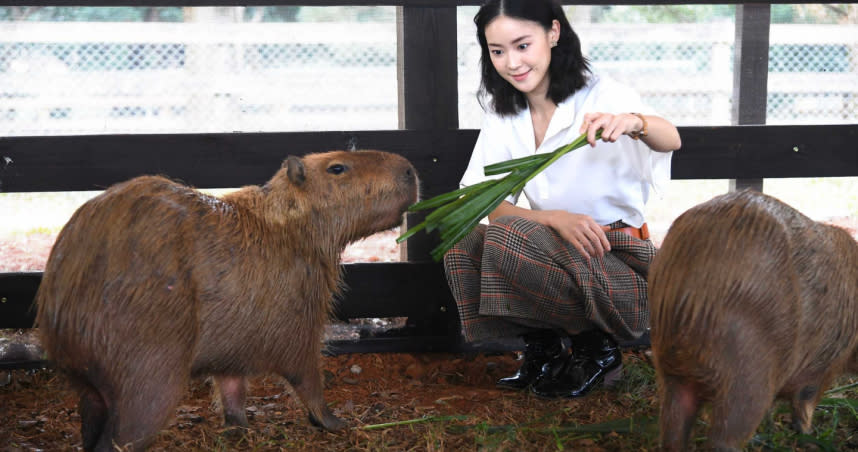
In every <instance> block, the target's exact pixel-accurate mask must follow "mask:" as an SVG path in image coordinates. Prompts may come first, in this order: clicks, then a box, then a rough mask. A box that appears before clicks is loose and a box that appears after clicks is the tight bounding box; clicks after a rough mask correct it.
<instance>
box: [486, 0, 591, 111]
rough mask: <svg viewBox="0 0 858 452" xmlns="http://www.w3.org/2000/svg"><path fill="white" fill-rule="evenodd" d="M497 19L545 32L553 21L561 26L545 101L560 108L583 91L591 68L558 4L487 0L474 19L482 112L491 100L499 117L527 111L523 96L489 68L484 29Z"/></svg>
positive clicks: (551, 0) (539, 0)
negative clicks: (524, 22)
mask: <svg viewBox="0 0 858 452" xmlns="http://www.w3.org/2000/svg"><path fill="white" fill-rule="evenodd" d="M498 16H506V17H511V18H515V19H524V20H529V21H533V22H536V23H538V24H540V25H541V26H542V27H543V28H544V29H545V30H546V31H547V30H550V29H551V25H552V24H553V21H554V20H557V21H558V22H560V39H559V40H558V41H557V46H555V47H553V48H552V49H551V65H550V66H549V68H548V75H549V81H550V83H549V86H548V93H547V95H546V97H548V98H549V99H551V100H552V101H553V102H554V103H555V104H559V103H560V102H562V101H563V100H565V99H566V98H567V97H569V96H571V95H572V94H574V93H575V92H576V91H578V90H579V89H581V88H582V87H584V85H585V84H586V83H587V77H588V74H589V73H590V65H589V63H588V61H587V59H586V58H584V55H583V54H582V53H581V41H580V40H579V39H578V35H577V34H575V31H574V30H572V26H571V25H569V20H568V19H567V18H566V14H565V13H564V12H563V8H562V7H561V5H560V3H559V1H557V0H488V1H487V2H486V3H484V4H483V6H481V7H480V10H479V11H478V12H477V14H476V15H475V16H474V24H475V25H476V26H477V40H478V41H479V42H480V50H481V52H480V71H481V74H480V89H479V91H478V92H477V100H478V101H479V102H480V105H481V106H482V107H483V109H485V108H486V106H485V104H484V103H483V102H484V100H485V99H487V98H489V97H490V98H491V103H490V105H491V108H492V110H494V112H495V113H498V114H500V115H514V114H517V113H518V112H520V111H522V110H524V109H525V108H527V98H526V97H525V95H524V93H522V92H521V91H519V90H517V89H515V87H513V86H512V85H511V84H510V83H509V82H507V81H506V80H504V79H503V77H501V76H500V74H498V72H497V70H495V68H494V66H493V65H492V61H491V55H490V54H489V46H488V43H487V42H486V26H487V25H488V24H489V22H491V21H492V20H494V19H495V18H497V17H498Z"/></svg>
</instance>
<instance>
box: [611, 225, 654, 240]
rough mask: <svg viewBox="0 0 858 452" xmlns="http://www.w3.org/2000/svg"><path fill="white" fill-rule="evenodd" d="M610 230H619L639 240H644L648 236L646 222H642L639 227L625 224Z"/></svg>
mask: <svg viewBox="0 0 858 452" xmlns="http://www.w3.org/2000/svg"><path fill="white" fill-rule="evenodd" d="M611 230H612V231H620V232H625V233H626V234H628V235H630V236H632V237H634V238H636V239H641V240H646V239H648V238H649V228H648V227H647V225H646V223H644V224H642V225H641V227H639V228H633V227H631V226H626V227H624V228H616V229H611Z"/></svg>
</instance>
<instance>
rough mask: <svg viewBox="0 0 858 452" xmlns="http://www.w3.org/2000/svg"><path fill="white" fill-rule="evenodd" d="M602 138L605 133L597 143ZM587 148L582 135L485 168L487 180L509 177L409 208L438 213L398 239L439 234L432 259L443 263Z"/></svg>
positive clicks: (410, 209)
mask: <svg viewBox="0 0 858 452" xmlns="http://www.w3.org/2000/svg"><path fill="white" fill-rule="evenodd" d="M600 137H601V130H600V131H599V132H597V133H596V139H597V140H598V139H599V138H600ZM585 144H587V135H586V134H582V135H581V136H579V137H578V138H577V139H575V141H573V142H571V143H569V144H567V145H565V146H561V147H559V148H557V149H555V150H554V151H553V152H546V153H542V154H534V155H530V156H527V157H522V158H518V159H513V160H508V161H505V162H499V163H495V164H492V165H488V166H486V167H485V169H484V170H485V175H486V176H494V175H497V174H501V173H509V174H507V175H506V176H504V177H502V178H499V179H489V180H487V181H484V182H481V183H479V184H474V185H471V186H468V187H464V188H461V189H458V190H454V191H452V192H448V193H444V194H441V195H438V196H436V197H434V198H431V199H428V200H426V201H421V202H418V203H416V204H414V205H412V206H411V207H409V208H408V211H409V212H417V211H421V210H428V209H435V210H434V211H433V212H432V213H430V214H429V215H427V216H426V220H425V221H423V222H422V223H420V224H418V225H417V226H414V227H412V228H411V229H409V230H408V231H406V232H405V233H404V234H402V235H401V236H399V238H397V239H396V242H397V243H401V242H402V241H404V240H406V239H407V238H409V237H411V236H412V235H414V234H416V233H417V232H418V231H421V230H424V229H425V230H426V232H433V231H435V230H437V231H438V233H439V235H440V238H441V243H440V244H439V245H438V246H436V247H435V248H434V249H432V253H431V254H432V258H433V259H435V260H436V261H440V260H441V258H443V257H444V254H445V253H446V252H447V251H448V250H449V249H450V248H452V247H453V245H455V244H456V243H457V242H458V241H459V240H461V239H462V238H464V237H465V236H466V235H467V234H468V233H469V232H471V230H472V229H474V227H475V226H476V225H477V224H478V223H479V222H480V220H482V219H483V218H485V217H486V216H488V215H489V214H490V213H491V212H492V211H493V210H495V208H496V207H497V206H498V205H500V203H501V202H503V200H504V199H506V198H507V197H508V196H510V195H513V194H516V193H519V192H521V190H522V189H523V188H524V186H525V185H526V184H527V182H528V181H530V180H531V179H532V178H533V177H534V176H536V175H537V174H538V173H540V172H541V171H542V170H544V169H545V168H548V167H549V166H550V165H551V164H552V163H554V162H555V161H556V160H557V159H559V158H560V157H562V156H564V155H566V153H568V152H570V151H573V150H575V149H578V148H580V147H582V146H584V145H585Z"/></svg>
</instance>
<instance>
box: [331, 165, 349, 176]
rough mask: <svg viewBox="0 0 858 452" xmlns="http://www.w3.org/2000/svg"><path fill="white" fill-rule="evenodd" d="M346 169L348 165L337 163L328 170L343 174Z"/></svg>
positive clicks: (332, 172)
mask: <svg viewBox="0 0 858 452" xmlns="http://www.w3.org/2000/svg"><path fill="white" fill-rule="evenodd" d="M345 171H346V167H345V166H344V165H340V164H339V163H335V164H333V165H331V166H329V167H328V172H329V173H331V174H342V173H344V172H345Z"/></svg>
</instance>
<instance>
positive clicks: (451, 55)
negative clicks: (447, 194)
mask: <svg viewBox="0 0 858 452" xmlns="http://www.w3.org/2000/svg"><path fill="white" fill-rule="evenodd" d="M397 16H398V17H397V35H398V39H397V42H398V70H397V77H398V79H399V127H400V129H408V130H438V131H444V130H455V129H457V128H458V127H459V110H458V108H459V102H458V73H457V70H456V68H457V64H456V8H455V6H443V7H424V6H402V7H398V8H397ZM427 145H428V143H427ZM436 163H437V164H439V165H443V164H444V162H441V161H437V162H436ZM454 188H455V187H449V189H450V190H452V189H454ZM425 215H426V214H425V213H418V214H409V215H407V218H406V220H405V224H404V225H403V226H402V227H403V229H402V230H403V231H405V230H406V229H407V228H408V227H410V226H413V225H415V224H418V223H420V222H421V221H423V218H424V217H425ZM436 243H437V238H436V237H433V236H430V235H427V234H422V233H421V234H417V235H415V236H414V237H412V238H411V239H409V240H408V241H407V243H405V244H404V246H403V247H402V249H401V255H402V257H403V260H409V261H425V260H430V259H431V257H430V254H429V253H430V251H431V250H432V248H433V247H434V246H435V244H436Z"/></svg>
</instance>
